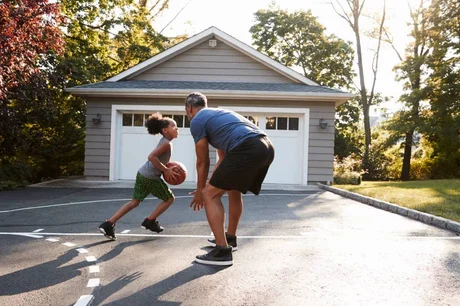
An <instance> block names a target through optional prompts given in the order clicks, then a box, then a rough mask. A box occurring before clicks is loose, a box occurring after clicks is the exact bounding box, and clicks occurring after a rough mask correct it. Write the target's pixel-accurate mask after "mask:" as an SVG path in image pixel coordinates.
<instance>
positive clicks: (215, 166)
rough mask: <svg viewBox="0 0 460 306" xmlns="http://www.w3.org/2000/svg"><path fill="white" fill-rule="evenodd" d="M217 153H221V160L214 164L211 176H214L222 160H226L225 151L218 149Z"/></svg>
mask: <svg viewBox="0 0 460 306" xmlns="http://www.w3.org/2000/svg"><path fill="white" fill-rule="evenodd" d="M217 155H219V160H218V161H217V163H216V164H215V165H214V168H213V169H212V173H211V176H210V178H211V177H212V175H213V174H214V172H216V169H217V167H219V165H220V164H221V163H222V161H223V160H224V157H225V155H226V154H225V152H224V151H222V150H219V149H217Z"/></svg>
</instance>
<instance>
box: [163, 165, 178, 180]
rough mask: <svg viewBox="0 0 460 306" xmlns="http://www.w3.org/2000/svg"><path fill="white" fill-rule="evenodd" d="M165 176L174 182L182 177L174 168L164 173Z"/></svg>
mask: <svg viewBox="0 0 460 306" xmlns="http://www.w3.org/2000/svg"><path fill="white" fill-rule="evenodd" d="M163 176H164V178H165V179H166V180H171V181H174V180H176V178H177V177H178V176H180V174H179V173H177V172H176V171H174V168H168V169H166V170H165V171H163Z"/></svg>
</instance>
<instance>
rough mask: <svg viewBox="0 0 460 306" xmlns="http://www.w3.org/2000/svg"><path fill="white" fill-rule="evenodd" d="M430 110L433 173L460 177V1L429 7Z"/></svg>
mask: <svg viewBox="0 0 460 306" xmlns="http://www.w3.org/2000/svg"><path fill="white" fill-rule="evenodd" d="M429 14H430V15H429V18H430V23H431V26H430V31H429V43H430V46H431V48H432V49H433V51H432V54H431V55H430V56H429V60H428V61H429V69H430V72H431V73H430V75H429V77H428V80H427V99H428V100H429V106H430V107H429V110H428V111H426V112H425V113H424V115H425V120H426V122H427V124H426V125H425V129H424V131H423V132H424V133H425V134H426V135H427V138H428V140H429V141H430V142H431V143H432V147H433V156H432V157H433V169H432V171H433V173H432V177H437V178H452V177H460V45H459V43H458V41H459V39H460V19H459V18H458V16H459V15H460V5H459V2H458V1H455V0H434V1H432V5H431V7H430V11H429Z"/></svg>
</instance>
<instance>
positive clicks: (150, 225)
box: [141, 218, 164, 233]
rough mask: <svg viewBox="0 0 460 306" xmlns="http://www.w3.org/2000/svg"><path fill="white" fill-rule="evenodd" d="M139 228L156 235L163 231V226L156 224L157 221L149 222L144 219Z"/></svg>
mask: <svg viewBox="0 0 460 306" xmlns="http://www.w3.org/2000/svg"><path fill="white" fill-rule="evenodd" d="M141 227H142V228H143V229H146V230H147V229H148V230H151V231H152V232H156V233H161V232H162V231H163V230H164V228H163V226H160V223H158V221H157V219H153V220H149V219H148V218H145V219H144V221H143V222H142V224H141Z"/></svg>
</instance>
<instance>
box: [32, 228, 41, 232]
mask: <svg viewBox="0 0 460 306" xmlns="http://www.w3.org/2000/svg"><path fill="white" fill-rule="evenodd" d="M43 230H44V228H39V229H36V230H35V231H33V233H39V232H41V231H43Z"/></svg>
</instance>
